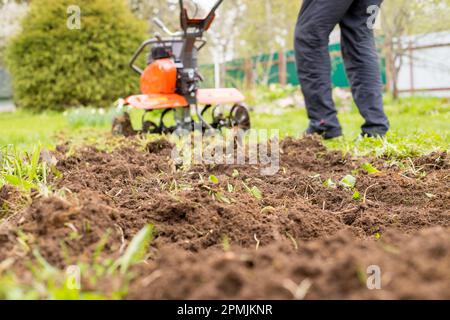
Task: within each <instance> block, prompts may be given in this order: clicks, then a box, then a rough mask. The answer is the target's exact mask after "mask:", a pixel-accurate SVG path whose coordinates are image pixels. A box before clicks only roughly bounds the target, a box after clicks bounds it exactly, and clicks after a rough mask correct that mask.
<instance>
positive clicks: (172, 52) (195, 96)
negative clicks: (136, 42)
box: [113, 0, 250, 135]
mask: <svg viewBox="0 0 450 320" xmlns="http://www.w3.org/2000/svg"><path fill="white" fill-rule="evenodd" d="M222 2H223V0H189V1H188V0H179V4H180V9H181V14H180V22H181V29H182V31H180V32H176V33H172V32H170V31H169V30H168V29H167V27H166V26H165V25H164V24H163V23H162V22H161V21H160V20H159V19H158V18H155V19H153V21H154V22H155V23H156V24H157V25H158V26H159V27H160V28H161V29H162V30H163V31H164V32H165V33H167V34H168V35H169V37H168V38H162V37H161V36H159V35H156V36H155V38H154V39H150V40H147V41H145V42H144V43H142V44H141V46H140V47H139V49H138V50H137V51H136V53H135V54H134V55H133V58H132V59H131V61H130V66H131V68H132V69H133V70H134V71H135V72H136V73H138V74H139V75H140V77H141V91H142V94H140V95H135V96H131V97H128V98H127V99H126V100H125V102H126V104H127V105H128V106H129V107H131V108H135V109H140V110H144V113H143V116H142V129H141V130H139V131H138V130H134V129H133V127H132V125H131V119H130V115H129V114H128V113H127V112H125V113H124V115H123V116H120V117H117V118H116V119H114V123H113V132H114V133H117V134H125V135H127V134H130V132H131V133H137V132H142V133H156V134H161V133H173V132H175V131H176V130H177V129H182V130H189V131H193V130H196V129H198V130H202V131H206V130H209V129H213V130H215V129H219V130H220V129H222V128H239V129H243V130H248V129H250V116H249V112H248V109H247V108H246V106H244V105H243V101H244V100H245V98H244V96H243V95H242V93H241V92H239V91H238V90H237V89H234V88H228V89H201V88H199V85H200V82H202V81H203V77H202V76H201V74H200V73H199V71H198V64H197V56H198V52H199V51H200V50H201V49H202V48H203V47H204V46H205V45H206V40H204V38H203V34H204V32H205V31H207V30H208V29H209V27H210V26H211V24H212V22H213V20H214V18H215V12H216V10H217V8H218V7H219V6H220V5H221V4H222ZM147 47H150V53H149V56H148V61H147V67H146V68H145V70H142V69H140V68H139V67H138V66H136V61H137V60H138V58H139V57H140V55H141V54H142V52H144V50H145V49H146V48H147ZM155 110H162V112H161V114H160V120H159V124H156V123H155V122H153V121H150V120H147V119H148V113H150V112H152V111H155ZM206 112H211V117H210V118H212V122H210V123H208V122H207V121H206V120H205V117H206ZM168 113H173V115H174V120H175V121H174V125H172V126H167V125H166V124H165V123H164V118H165V116H166V115H167V114H168ZM193 113H195V116H192V114H193ZM225 114H227V115H226V116H225ZM195 118H197V120H194V119H195Z"/></svg>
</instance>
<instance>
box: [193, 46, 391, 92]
mask: <svg viewBox="0 0 450 320" xmlns="http://www.w3.org/2000/svg"><path fill="white" fill-rule="evenodd" d="M329 51H330V55H331V61H332V67H333V72H332V75H331V79H332V82H333V86H335V87H340V88H349V87H350V84H349V81H348V79H347V75H346V72H345V66H344V61H343V59H342V54H341V46H340V44H333V45H330V46H329ZM278 56H279V53H275V54H273V55H272V59H270V57H271V55H270V54H265V55H261V56H255V57H252V58H251V60H252V64H253V72H252V77H251V78H252V83H253V84H260V83H269V84H271V83H280V79H279V65H278V63H277V61H278ZM294 58H295V53H294V51H293V50H289V51H287V52H286V82H287V83H288V84H291V85H298V84H299V83H298V77H297V67H296V64H295V61H294V60H295V59H294ZM380 60H381V61H380V64H381V71H382V79H383V83H384V84H386V63H385V59H384V58H381V59H380ZM271 61H273V62H274V63H271ZM269 63H271V66H270V70H268V69H267V64H269ZM200 68H201V71H202V73H203V74H204V75H208V76H205V79H206V82H205V83H204V86H205V87H210V86H213V85H214V66H213V65H203V66H201V67H200ZM245 69H246V65H245V60H244V59H236V60H233V61H229V62H227V63H226V64H225V70H226V71H225V72H224V74H223V75H222V77H224V78H225V79H224V80H225V81H224V85H225V86H241V85H242V84H244V83H245V81H246V74H245ZM222 81H223V80H222Z"/></svg>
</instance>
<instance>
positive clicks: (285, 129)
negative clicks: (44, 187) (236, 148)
mask: <svg viewBox="0 0 450 320" xmlns="http://www.w3.org/2000/svg"><path fill="white" fill-rule="evenodd" d="M273 108H274V109H275V108H276V105H274V106H273ZM386 112H387V113H388V115H389V118H390V121H391V125H392V130H391V132H390V133H389V135H388V137H387V139H386V140H381V139H379V140H374V139H366V140H362V141H359V142H356V141H355V138H356V137H357V136H358V134H359V133H360V126H361V124H362V123H363V119H362V118H361V116H360V115H359V114H358V112H357V110H356V108H355V107H353V108H351V110H347V111H345V112H344V111H342V112H340V114H339V118H340V120H341V123H342V125H343V127H344V133H345V137H344V138H340V139H337V140H334V141H327V142H326V144H327V146H329V147H330V148H338V149H341V150H344V151H350V152H352V153H356V154H367V153H371V154H375V155H385V156H386V155H387V156H393V157H407V156H414V155H420V154H424V153H429V152H432V151H434V150H436V149H443V150H449V149H450V102H449V100H448V99H436V98H419V97H415V98H404V99H401V100H400V101H396V102H394V101H392V100H390V99H386ZM112 116H113V113H111V112H108V111H102V112H95V113H94V111H92V110H91V109H86V110H81V111H79V110H77V111H75V112H71V113H69V114H68V115H67V114H62V113H53V112H48V113H44V114H32V113H29V112H25V111H17V112H15V113H0V146H3V145H8V144H13V145H16V146H17V147H18V148H19V149H31V148H32V147H33V145H36V144H38V143H40V144H42V145H43V146H46V147H52V146H54V145H55V144H56V143H57V142H58V141H61V139H64V138H67V139H72V138H77V137H78V136H79V135H80V133H81V132H83V135H86V134H87V135H89V134H90V132H92V135H93V136H97V135H99V134H100V135H101V134H102V133H106V132H108V131H109V123H110V119H111V117H112ZM252 122H253V127H255V128H265V129H279V130H280V133H281V135H282V136H285V135H290V136H300V135H301V134H302V132H303V131H304V130H305V128H306V127H307V123H308V121H307V117H306V112H305V110H304V109H288V111H286V112H285V113H283V114H281V115H273V114H269V113H253V114H252Z"/></svg>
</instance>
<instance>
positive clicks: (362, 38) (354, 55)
mask: <svg viewBox="0 0 450 320" xmlns="http://www.w3.org/2000/svg"><path fill="white" fill-rule="evenodd" d="M381 3H382V0H356V1H354V2H353V4H352V6H351V7H350V8H349V10H348V12H347V14H346V15H345V16H344V18H343V19H342V21H341V23H340V27H341V37H342V40H341V45H342V54H343V57H344V62H345V67H346V70H347V76H348V78H349V81H350V83H351V85H352V93H353V98H354V100H355V102H356V105H357V106H358V109H359V111H360V113H361V115H362V116H363V117H364V119H365V123H364V125H363V126H362V134H363V135H368V136H384V135H385V134H386V132H387V131H388V130H389V120H388V118H387V116H386V114H385V113H384V110H383V83H382V81H381V72H380V66H379V57H378V53H377V49H376V46H375V38H374V33H373V29H372V28H370V27H369V25H368V21H369V19H370V16H371V13H368V8H369V7H370V6H372V5H377V6H380V5H381Z"/></svg>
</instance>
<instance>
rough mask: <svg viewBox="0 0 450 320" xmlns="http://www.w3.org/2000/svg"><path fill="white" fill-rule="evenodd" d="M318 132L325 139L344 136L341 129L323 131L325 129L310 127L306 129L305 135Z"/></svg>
mask: <svg viewBox="0 0 450 320" xmlns="http://www.w3.org/2000/svg"><path fill="white" fill-rule="evenodd" d="M315 134H318V135H319V136H322V138H324V139H325V140H330V139H335V138H339V137H341V136H342V131H341V130H333V131H323V130H314V129H312V128H308V129H306V130H305V132H304V135H305V136H312V135H315Z"/></svg>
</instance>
